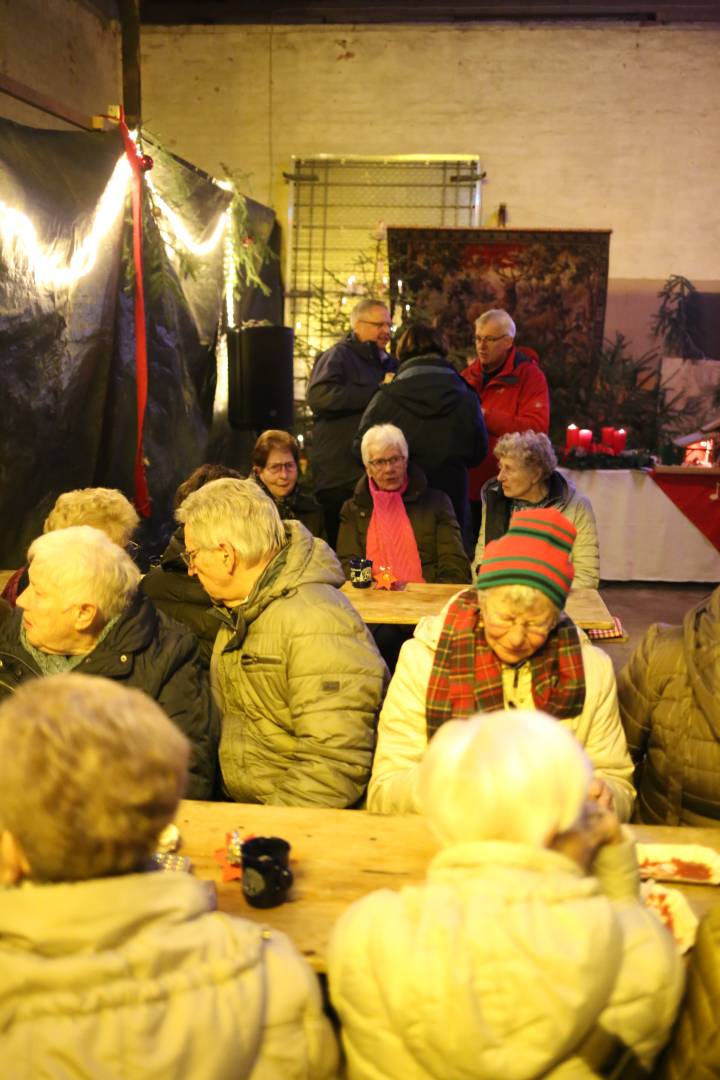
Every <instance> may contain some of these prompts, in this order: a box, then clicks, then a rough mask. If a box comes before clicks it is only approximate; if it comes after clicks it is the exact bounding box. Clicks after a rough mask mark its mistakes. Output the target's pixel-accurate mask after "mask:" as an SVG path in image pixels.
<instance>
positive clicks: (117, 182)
mask: <svg viewBox="0 0 720 1080" xmlns="http://www.w3.org/2000/svg"><path fill="white" fill-rule="evenodd" d="M129 179H130V165H129V164H128V160H127V158H126V157H125V155H124V154H123V155H122V157H120V158H118V161H117V164H116V165H115V168H114V169H113V172H112V175H111V177H110V179H109V181H108V183H107V185H106V187H105V190H104V191H103V193H102V195H101V196H100V200H99V202H98V204H97V207H96V209H95V213H94V214H93V218H92V223H91V225H90V228H89V230H88V232H87V234H86V236H85V237H84V239H83V240H82V241H81V243H80V244H79V245H78V246H77V247H76V248H75V250H74V251H73V253H72V255H71V256H70V258H69V259H67V258H66V257H65V255H64V253H61V252H60V251H59V250H54V245H49V244H42V243H41V241H40V240H39V239H38V235H37V231H36V229H35V226H34V225H33V223H32V221H31V220H30V218H29V217H28V216H27V214H24V213H23V212H22V211H21V210H15V209H14V208H13V207H11V206H8V205H7V203H4V202H0V237H1V238H2V242H3V247H4V248H5V249H6V259H7V261H8V262H9V263H11V264H12V265H17V264H18V263H19V262H21V261H22V262H24V263H25V264H26V266H27V268H28V270H29V272H30V273H31V274H32V276H33V277H34V278H35V281H36V283H37V284H38V285H44V286H47V287H48V288H56V289H58V288H63V287H66V286H68V285H72V284H73V282H75V281H77V280H78V279H79V278H82V277H85V275H86V274H89V273H90V271H91V270H92V268H93V266H94V265H95V262H96V260H97V254H98V249H99V247H100V244H101V243H102V241H103V239H104V238H105V237H106V236H107V234H108V232H109V231H110V229H111V228H112V226H113V224H114V222H115V220H116V219H117V216H118V214H119V213H120V211H121V209H122V207H123V204H124V202H125V194H126V191H127V185H128V180H129ZM8 255H9V258H8Z"/></svg>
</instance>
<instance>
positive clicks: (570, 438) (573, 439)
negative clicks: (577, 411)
mask: <svg viewBox="0 0 720 1080" xmlns="http://www.w3.org/2000/svg"><path fill="white" fill-rule="evenodd" d="M579 434H580V432H579V431H578V426H577V424H568V426H567V430H566V432H565V449H566V450H572V449H573V447H574V446H577V444H578V435H579Z"/></svg>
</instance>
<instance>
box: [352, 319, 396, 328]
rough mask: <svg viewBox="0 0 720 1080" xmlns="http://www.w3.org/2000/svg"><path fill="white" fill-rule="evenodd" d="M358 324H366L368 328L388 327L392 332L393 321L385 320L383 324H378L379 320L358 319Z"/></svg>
mask: <svg viewBox="0 0 720 1080" xmlns="http://www.w3.org/2000/svg"><path fill="white" fill-rule="evenodd" d="M358 322H362V323H365V324H366V326H387V327H388V329H390V330H392V320H391V319H383V320H382V321H381V322H378V321H377V319H358Z"/></svg>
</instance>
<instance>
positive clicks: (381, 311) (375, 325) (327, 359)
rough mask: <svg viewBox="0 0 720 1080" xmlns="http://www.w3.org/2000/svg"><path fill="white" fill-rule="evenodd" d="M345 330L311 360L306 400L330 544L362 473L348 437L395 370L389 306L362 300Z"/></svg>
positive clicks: (316, 480) (316, 479) (315, 478)
mask: <svg viewBox="0 0 720 1080" xmlns="http://www.w3.org/2000/svg"><path fill="white" fill-rule="evenodd" d="M350 326H351V330H350V333H349V334H347V335H346V336H345V337H344V338H343V339H342V341H338V342H337V344H336V345H333V346H332V347H331V348H330V349H328V350H327V351H326V352H324V353H322V354H321V355H320V356H319V357H318V358H317V360H316V362H315V367H314V368H313V372H312V375H311V376H310V381H309V383H308V389H307V403H308V405H309V406H310V408H311V409H312V412H313V416H314V418H315V423H314V425H313V431H312V447H311V450H310V460H311V464H312V468H313V482H314V484H315V494H316V497H317V500H318V502H319V503H320V504H321V506H322V507H323V510H324V511H325V530H326V533H327V538H328V543H329V544H330V546H331V547H333V548H334V547H335V542H336V539H337V531H338V524H339V520H340V507H341V506H342V504H343V503H344V502H345V500H346V499H350V498H352V494H353V490H354V488H355V484H356V483H357V481H358V479H359V478H360V476H361V474H362V466H361V464H360V460H359V458H356V457H355V456H354V454H353V452H352V443H353V439H354V437H355V433H356V432H357V427H358V422H359V420H360V417H361V416H362V414H363V411H364V409H365V406H366V405H367V403H368V402H369V401H370V398H371V397H372V396H373V394H374V393H375V391H376V390H377V388H378V386H379V385H380V384H381V383H382V382H383V381H384V380H385V378H386V376H388V375H391V374H392V372H393V371H394V370H395V363H394V361H393V360H392V359H391V357H390V356H388V354H387V352H386V351H385V349H386V346H387V345H388V344H389V342H390V336H391V327H392V324H391V320H390V312H389V311H388V309H387V308H386V307H385V304H384V303H383V302H382V300H373V299H367V300H361V301H360V303H359V304H356V305H355V307H354V308H353V310H352V312H351V314H350Z"/></svg>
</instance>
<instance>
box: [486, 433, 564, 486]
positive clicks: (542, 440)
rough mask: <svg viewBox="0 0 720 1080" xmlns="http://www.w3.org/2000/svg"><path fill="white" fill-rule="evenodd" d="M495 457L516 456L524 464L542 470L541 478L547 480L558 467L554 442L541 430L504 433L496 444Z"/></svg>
mask: <svg viewBox="0 0 720 1080" xmlns="http://www.w3.org/2000/svg"><path fill="white" fill-rule="evenodd" d="M493 453H494V454H495V457H496V458H497V459H498V461H499V460H500V458H505V457H507V458H516V460H517V461H519V462H520V463H521V464H522V465H523V466H525V467H526V468H531V469H540V470H541V471H542V477H541V479H543V480H547V479H548V478H549V477H550V476H552V474H553V472H554V471H555V469H557V458H556V456H555V451H554V450H553V448H552V443H551V442H550V440H549V439H548V437H547V435H544V434H543V433H542V432H541V431H513V432H511V433H510V434H508V435H503V436H502V437H501V438H499V439H498V441H497V442H496V444H495V449H494V450H493Z"/></svg>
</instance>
